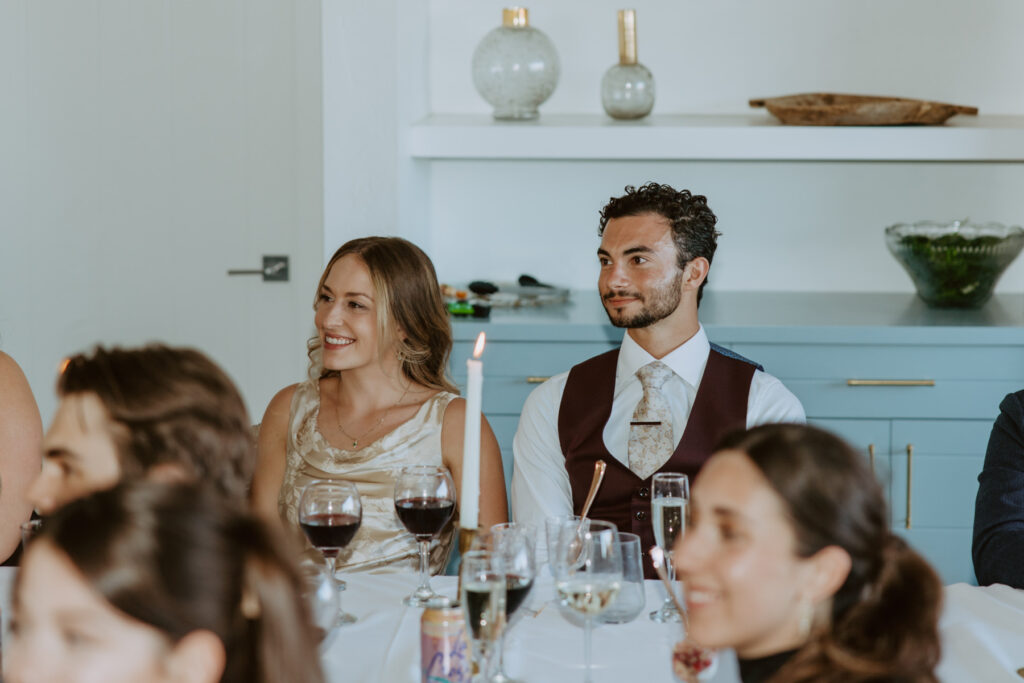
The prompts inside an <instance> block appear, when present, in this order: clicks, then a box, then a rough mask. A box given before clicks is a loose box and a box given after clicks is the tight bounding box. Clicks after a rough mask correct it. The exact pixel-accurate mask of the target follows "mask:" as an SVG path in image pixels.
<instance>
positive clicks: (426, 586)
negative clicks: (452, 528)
mask: <svg viewBox="0 0 1024 683" xmlns="http://www.w3.org/2000/svg"><path fill="white" fill-rule="evenodd" d="M395 512H396V513H397V515H398V519H399V521H401V522H402V525H403V526H405V528H406V529H408V530H409V532H410V533H411V534H412V535H413V536H415V537H416V541H417V542H418V543H419V550H420V585H419V586H418V587H417V588H416V590H415V591H413V593H412V594H411V595H409V596H407V597H406V598H405V599H404V600H402V603H403V604H405V605H409V606H410V607H427V606H431V607H434V606H445V605H448V604H450V603H451V601H450V600H449V599H448V598H446V597H444V596H443V595H438V594H437V593H435V592H434V590H433V589H432V588H431V587H430V565H429V561H430V558H429V553H430V541H431V539H433V538H435V537H437V535H438V534H439V533H441V530H442V529H444V526H445V524H447V523H448V520H449V519H451V518H452V514H453V513H454V512H455V483H454V482H453V481H452V475H451V473H449V472H448V470H447V469H445V468H444V467H435V466H433V465H409V466H407V467H403V468H402V470H401V471H400V472H399V474H398V479H397V480H396V481H395Z"/></svg>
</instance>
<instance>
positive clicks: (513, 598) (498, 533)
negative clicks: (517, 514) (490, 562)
mask: <svg viewBox="0 0 1024 683" xmlns="http://www.w3.org/2000/svg"><path fill="white" fill-rule="evenodd" d="M535 537H536V534H535V533H534V529H533V527H532V526H530V525H528V524H518V523H515V522H510V523H507V524H495V525H494V526H492V527H491V539H492V540H491V543H492V552H493V553H494V556H495V559H496V561H497V563H498V568H499V569H500V570H501V573H503V574H504V575H505V621H506V622H507V626H506V627H505V630H504V631H503V632H502V634H501V638H500V639H499V640H498V643H497V652H496V659H497V663H496V667H497V671H496V672H495V674H494V676H493V677H492V679H491V680H493V681H495V682H496V683H512V681H513V679H512V678H511V677H509V675H508V674H506V673H505V660H504V655H505V634H506V633H508V629H510V628H512V625H513V623H514V622H516V621H518V618H517V617H519V615H521V614H522V611H521V610H520V609H519V608H520V607H523V606H524V605H525V604H526V602H527V599H528V597H529V595H530V590H531V589H532V588H533V580H534V577H535V576H536V575H537V570H536V563H535V558H534V555H535V552H534V544H535V540H534V539H535Z"/></svg>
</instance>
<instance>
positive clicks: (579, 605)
mask: <svg viewBox="0 0 1024 683" xmlns="http://www.w3.org/2000/svg"><path fill="white" fill-rule="evenodd" d="M581 550H582V551H581ZM621 552H622V551H621V548H620V546H619V533H618V530H617V529H616V527H615V525H614V524H612V523H611V522H603V521H600V520H596V519H595V520H590V522H589V523H588V525H587V528H586V529H585V530H577V529H574V528H572V527H570V526H568V525H567V526H564V527H562V528H561V530H560V532H559V536H558V544H557V549H556V554H555V557H554V564H553V566H554V568H555V590H557V591H558V596H559V598H560V599H561V603H562V605H564V606H565V607H567V608H569V609H571V610H573V611H574V612H577V613H578V614H580V615H582V616H583V661H584V666H585V669H584V671H585V673H584V679H583V680H584V681H585V682H587V683H589V681H591V680H592V679H591V677H590V674H591V671H590V659H591V657H590V650H591V648H590V640H591V637H590V634H591V631H592V630H593V627H594V623H593V622H594V617H596V616H597V615H599V614H601V613H602V612H604V610H606V609H607V608H608V606H609V605H610V604H611V603H612V601H613V600H614V599H615V596H616V595H617V594H618V592H619V586H620V585H621V583H622V555H621Z"/></svg>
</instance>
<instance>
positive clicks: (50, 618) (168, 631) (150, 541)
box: [4, 482, 323, 683]
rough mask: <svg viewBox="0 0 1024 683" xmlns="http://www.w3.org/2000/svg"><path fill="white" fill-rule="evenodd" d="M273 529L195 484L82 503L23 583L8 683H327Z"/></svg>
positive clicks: (147, 485)
mask: <svg viewBox="0 0 1024 683" xmlns="http://www.w3.org/2000/svg"><path fill="white" fill-rule="evenodd" d="M285 548H286V544H284V543H283V542H282V540H281V539H280V538H278V537H277V536H276V535H274V532H273V531H272V530H271V529H269V528H268V527H266V526H264V524H263V523H262V522H259V521H257V520H256V519H254V518H253V517H251V516H249V515H248V514H246V513H244V512H242V511H240V510H239V509H238V508H237V506H234V505H227V504H225V501H223V500H222V499H221V497H220V496H218V495H217V494H216V493H214V492H212V491H211V490H209V489H208V488H202V487H197V486H195V485H194V484H175V483H170V484H169V483H161V482H135V483H130V484H122V485H119V486H117V487H115V488H113V489H110V490H106V491H101V492H98V493H95V494H92V495H90V496H87V497H85V498H82V499H79V500H76V501H74V502H72V503H69V504H68V505H66V506H64V507H63V508H61V509H60V510H58V511H57V512H56V513H55V514H54V515H53V516H52V517H51V518H49V519H48V520H47V522H46V524H45V525H44V527H43V530H42V531H41V532H40V534H39V535H38V536H37V537H36V538H35V539H34V540H33V541H32V542H31V543H30V544H29V546H28V548H27V551H26V553H25V559H24V562H23V564H22V568H21V571H20V572H19V574H18V577H17V579H16V581H15V585H14V592H13V600H12V606H13V610H12V611H13V614H12V622H11V635H12V637H11V639H10V642H9V643H5V648H4V649H5V652H4V655H5V656H4V659H5V662H4V663H5V664H6V665H7V666H6V671H5V675H6V677H7V678H6V680H8V681H9V682H11V683H32V682H33V681H58V680H59V681H63V682H66V683H84V682H86V681H103V682H104V683H120V682H122V681H123V682H125V683H127V682H132V683H138V682H139V681H147V682H148V683H177V682H181V683H186V682H187V683H215V682H223V683H271V682H274V683H278V682H282V681H288V682H289V683H321V681H322V680H323V676H322V673H321V670H320V664H319V657H318V654H317V645H318V642H319V639H318V636H317V633H316V632H315V630H314V627H313V626H312V625H311V622H310V616H309V605H308V604H307V603H306V602H305V601H304V599H303V597H302V579H301V578H300V575H299V574H298V570H297V569H296V568H295V567H294V565H293V564H292V562H291V559H290V556H289V555H288V554H287V551H286V550H285Z"/></svg>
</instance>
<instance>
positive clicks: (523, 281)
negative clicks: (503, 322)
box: [441, 275, 569, 318]
mask: <svg viewBox="0 0 1024 683" xmlns="http://www.w3.org/2000/svg"><path fill="white" fill-rule="evenodd" d="M468 290H469V291H466V290H465V289H460V288H456V287H453V286H451V285H441V294H442V296H444V299H445V302H446V304H447V306H448V311H449V313H451V314H452V315H459V316H462V315H472V316H473V317H476V318H486V317H488V316H489V315H490V312H491V309H492V308H527V307H535V306H552V305H560V304H564V303H566V302H567V301H569V290H568V289H564V288H561V287H556V286H554V285H549V284H546V283H544V282H540V281H539V280H537V278H535V277H533V276H532V275H520V276H519V281H518V284H517V283H515V282H488V281H486V280H474V281H472V282H470V283H469V285H468Z"/></svg>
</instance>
